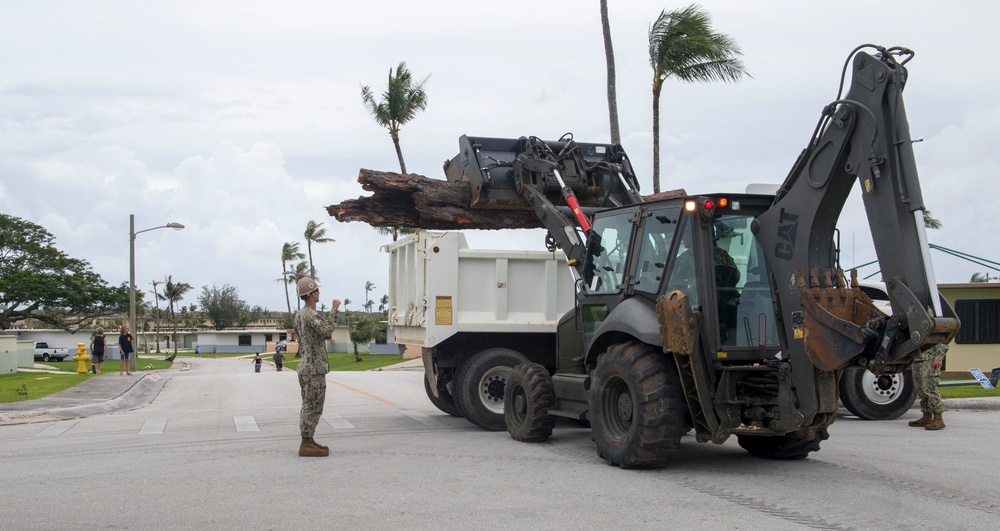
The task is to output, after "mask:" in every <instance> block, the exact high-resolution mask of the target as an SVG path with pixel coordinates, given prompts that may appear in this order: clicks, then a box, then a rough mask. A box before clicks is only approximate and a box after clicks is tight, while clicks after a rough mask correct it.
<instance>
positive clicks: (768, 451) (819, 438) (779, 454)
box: [736, 428, 830, 461]
mask: <svg viewBox="0 0 1000 531" xmlns="http://www.w3.org/2000/svg"><path fill="white" fill-rule="evenodd" d="M829 438H830V432H829V431H827V429H826V428H819V429H817V430H816V436H815V437H813V440H811V441H807V440H805V439H803V438H802V437H799V436H798V435H795V434H794V433H789V434H788V435H782V436H780V437H765V436H753V435H737V436H736V440H737V441H738V442H739V443H740V446H741V447H742V448H743V449H744V450H746V451H747V452H749V453H750V455H753V456H757V457H763V458H764V459H776V460H783V461H794V460H796V459H805V457H806V456H807V455H809V453H810V452H818V451H819V443H821V442H823V441H825V440H827V439H829Z"/></svg>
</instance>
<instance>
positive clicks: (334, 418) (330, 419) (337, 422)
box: [321, 413, 356, 430]
mask: <svg viewBox="0 0 1000 531" xmlns="http://www.w3.org/2000/svg"><path fill="white" fill-rule="evenodd" d="M321 418H322V419H323V420H324V421H325V422H326V423H327V424H329V425H330V427H331V428H333V429H335V430H345V429H351V428H355V427H356V426H355V425H354V424H351V423H350V422H347V421H346V420H344V417H341V416H340V415H339V414H337V413H327V414H325V415H323V416H322V417H321Z"/></svg>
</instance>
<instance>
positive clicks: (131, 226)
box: [128, 214, 184, 372]
mask: <svg viewBox="0 0 1000 531" xmlns="http://www.w3.org/2000/svg"><path fill="white" fill-rule="evenodd" d="M183 228H184V225H181V224H180V223H174V222H170V223H167V224H166V225H160V226H159V227H153V228H151V229H143V230H140V231H138V232H136V230H135V214H129V215H128V236H129V247H128V258H129V276H128V323H129V326H130V327H132V328H133V330H132V334H133V335H132V337H133V340H134V338H135V334H136V333H137V332H138V331H137V329H136V324H135V237H136V235H137V234H142V233H143V232H149V231H151V230H156V229H174V230H181V229H183ZM138 355H139V350H138V349H136V351H135V353H134V354H133V356H132V357H131V358H129V361H128V365H129V370H130V371H132V372H135V359H136V358H137V357H138Z"/></svg>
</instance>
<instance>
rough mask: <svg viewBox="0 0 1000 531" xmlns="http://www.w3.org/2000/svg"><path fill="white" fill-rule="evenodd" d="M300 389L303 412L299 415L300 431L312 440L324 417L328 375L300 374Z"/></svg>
mask: <svg viewBox="0 0 1000 531" xmlns="http://www.w3.org/2000/svg"><path fill="white" fill-rule="evenodd" d="M299 387H301V388H302V412H301V413H299V431H301V432H302V436H303V437H309V438H312V436H313V435H314V434H315V433H316V425H317V424H319V418H320V417H321V416H322V415H323V402H325V401H326V375H325V374H300V375H299Z"/></svg>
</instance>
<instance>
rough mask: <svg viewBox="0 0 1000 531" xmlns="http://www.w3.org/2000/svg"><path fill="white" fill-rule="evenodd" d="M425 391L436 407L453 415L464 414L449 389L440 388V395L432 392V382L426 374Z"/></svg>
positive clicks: (459, 415)
mask: <svg viewBox="0 0 1000 531" xmlns="http://www.w3.org/2000/svg"><path fill="white" fill-rule="evenodd" d="M424 391H425V392H426V393H427V398H429V399H430V400H431V404H434V407H436V408H438V409H440V410H441V411H443V412H445V413H447V414H449V415H451V416H453V417H461V416H462V414H461V413H460V412H459V411H458V407H457V406H455V399H454V398H452V397H451V393H449V392H448V390H447V389H441V390H439V391H438V395H440V396H434V393H432V392H431V384H430V382H429V381H427V375H426V374H425V375H424Z"/></svg>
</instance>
